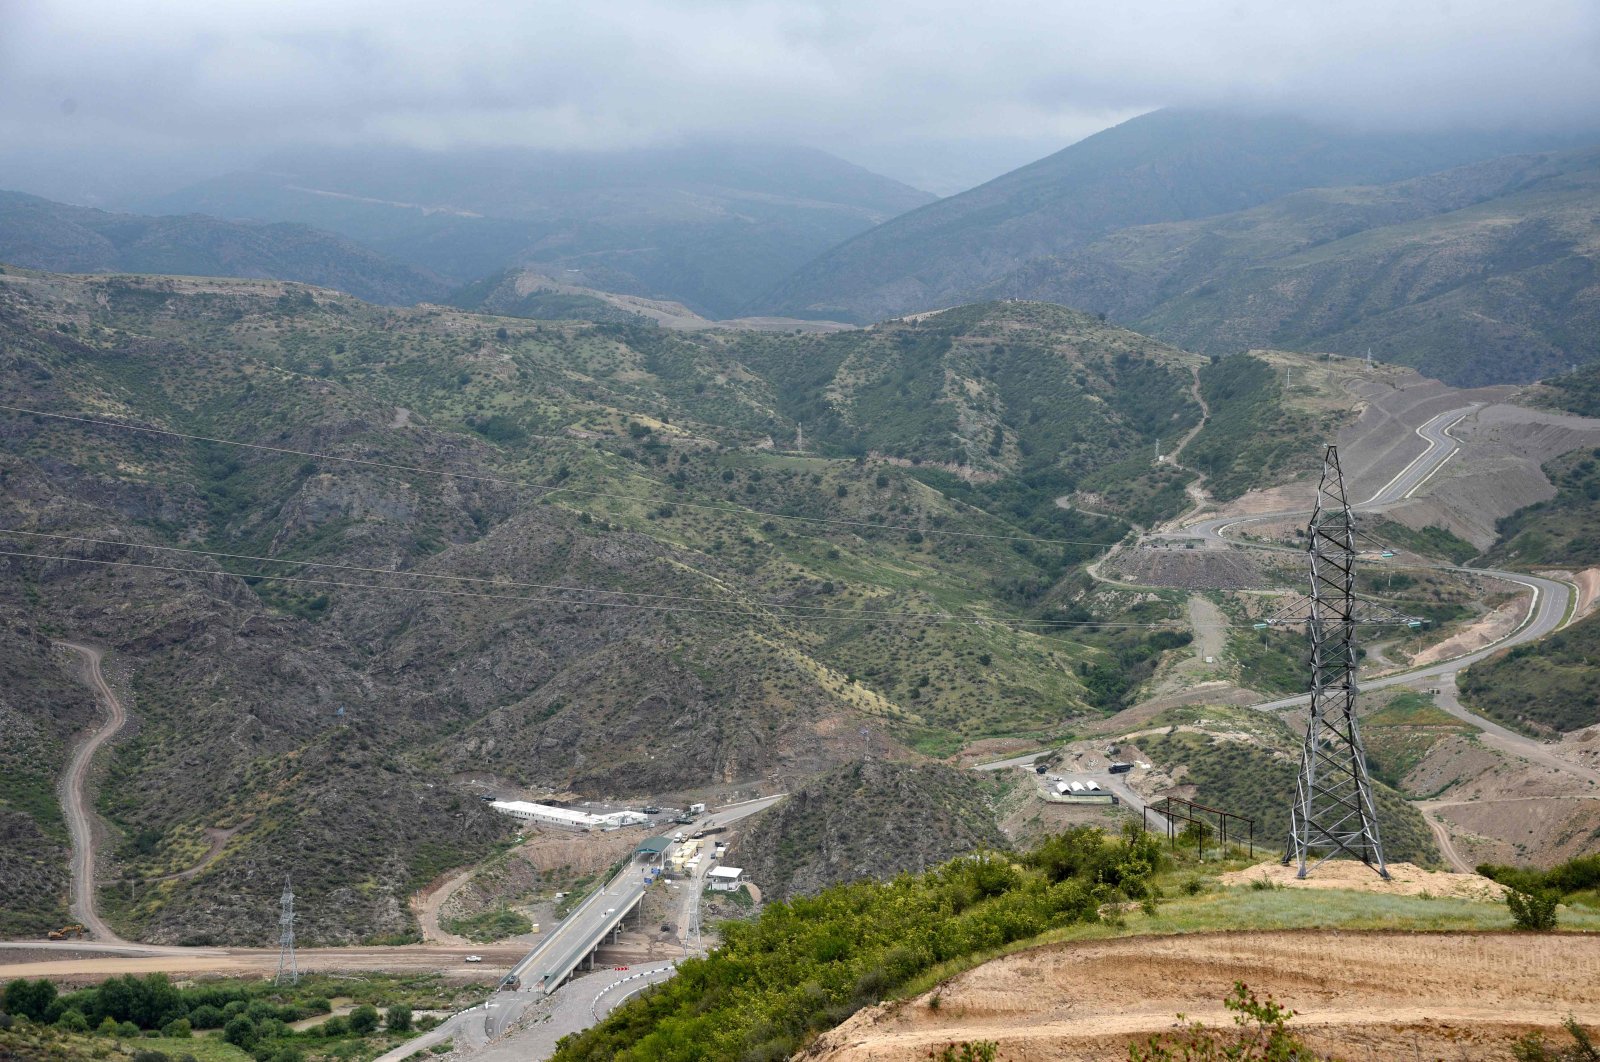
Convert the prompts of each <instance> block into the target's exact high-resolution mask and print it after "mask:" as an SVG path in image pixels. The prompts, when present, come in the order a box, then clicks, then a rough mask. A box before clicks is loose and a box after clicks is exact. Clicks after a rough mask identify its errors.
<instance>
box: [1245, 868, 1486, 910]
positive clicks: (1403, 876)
mask: <svg viewBox="0 0 1600 1062" xmlns="http://www.w3.org/2000/svg"><path fill="white" fill-rule="evenodd" d="M1298 872H1299V868H1298V867H1295V866H1287V867H1286V866H1284V865H1283V864H1282V863H1280V862H1279V861H1278V860H1276V859H1271V860H1268V861H1267V862H1265V863H1258V864H1256V865H1255V866H1253V867H1248V868H1246V869H1244V870H1235V871H1232V872H1230V873H1227V874H1224V875H1222V877H1221V878H1219V879H1218V880H1219V881H1221V882H1222V884H1224V885H1248V884H1250V883H1251V882H1254V881H1261V880H1266V881H1269V882H1271V883H1272V884H1273V886H1275V887H1278V886H1281V887H1283V888H1286V889H1345V890H1352V889H1353V890H1355V891H1357V892H1377V893H1386V894H1388V895H1390V896H1421V895H1422V894H1423V893H1428V894H1429V895H1432V896H1450V897H1455V898H1457V899H1462V900H1499V899H1500V898H1501V897H1503V896H1504V895H1505V891H1506V890H1505V886H1503V885H1500V884H1498V883H1496V882H1493V881H1490V880H1489V879H1488V878H1484V877H1479V876H1478V875H1477V874H1457V873H1454V872H1451V871H1445V870H1423V869H1422V868H1421V867H1419V866H1417V865H1416V864H1415V863H1390V864H1389V880H1388V881H1385V880H1384V879H1383V878H1380V877H1378V875H1377V872H1376V871H1374V870H1373V869H1372V868H1371V867H1368V866H1367V865H1366V864H1364V863H1357V862H1356V861H1355V860H1353V859H1333V860H1329V861H1328V862H1326V863H1324V864H1322V865H1321V866H1320V867H1318V868H1317V869H1316V870H1314V871H1312V872H1311V873H1310V875H1308V876H1307V877H1305V878H1303V879H1302V878H1297V877H1295V874H1297V873H1298Z"/></svg>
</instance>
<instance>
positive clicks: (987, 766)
mask: <svg viewBox="0 0 1600 1062" xmlns="http://www.w3.org/2000/svg"><path fill="white" fill-rule="evenodd" d="M1050 751H1051V750H1050V749H1037V750H1035V751H1033V752H1027V753H1023V754H1022V755H1021V756H1013V757H1011V758H1010V759H1008V760H995V761H994V762H992V763H978V764H974V765H973V767H972V769H973V770H974V771H1003V770H1005V769H1006V768H1007V767H1027V766H1029V765H1031V764H1032V763H1033V761H1034V760H1036V759H1038V758H1039V757H1040V756H1043V755H1045V754H1046V753H1048V752H1050Z"/></svg>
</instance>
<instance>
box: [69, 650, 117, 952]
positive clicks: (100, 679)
mask: <svg viewBox="0 0 1600 1062" xmlns="http://www.w3.org/2000/svg"><path fill="white" fill-rule="evenodd" d="M56 644H57V645H60V646H61V647H62V648H64V649H70V650H71V651H72V652H74V653H77V654H78V656H79V657H81V658H82V665H81V669H80V673H79V678H80V679H81V680H82V681H83V683H84V685H86V686H88V687H89V688H90V689H91V690H93V691H94V695H95V699H96V700H98V701H99V702H100V706H101V707H102V708H104V709H105V712H106V723H105V725H104V726H101V727H100V728H98V729H97V730H93V731H90V733H89V736H88V738H87V739H86V740H84V741H83V742H81V743H80V744H79V745H78V747H77V749H76V750H75V751H74V752H73V754H72V762H71V763H70V764H68V765H67V773H66V774H65V775H64V776H63V777H62V779H61V810H62V811H63V812H64V813H65V814H66V818H67V826H68V828H69V829H70V830H71V831H72V917H73V918H75V919H76V920H78V921H79V922H82V923H83V924H84V925H85V926H87V927H88V929H89V932H90V933H91V934H93V935H94V937H95V939H97V940H103V941H108V942H111V943H119V942H121V940H122V938H121V937H119V936H118V935H117V934H116V932H115V931H114V930H113V929H112V928H111V927H110V926H108V925H106V923H105V922H104V921H103V920H102V919H101V917H100V912H99V910H98V908H97V907H96V903H95V845H96V843H97V842H96V838H95V821H94V817H93V814H92V813H91V812H90V810H89V808H88V805H87V804H86V802H85V800H84V792H83V791H84V785H85V783H86V782H87V781H88V778H89V768H90V767H91V766H92V765H93V763H94V754H95V753H96V752H98V751H100V747H101V746H102V745H104V744H105V743H106V742H107V741H110V740H111V739H112V738H113V737H115V736H116V734H117V731H119V730H121V729H122V728H123V726H124V725H126V723H127V722H128V713H127V712H126V711H125V710H124V709H123V707H122V702H121V701H120V700H118V699H117V695H116V694H115V693H113V692H112V690H111V686H110V685H109V684H108V683H107V682H106V677H105V674H104V672H102V671H101V670H100V660H101V657H102V656H103V655H104V654H102V653H101V651H100V650H99V649H96V648H94V647H93V646H90V645H81V644H79V643H77V642H57V643H56Z"/></svg>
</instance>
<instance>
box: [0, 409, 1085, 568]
mask: <svg viewBox="0 0 1600 1062" xmlns="http://www.w3.org/2000/svg"><path fill="white" fill-rule="evenodd" d="M0 409H4V410H9V411H11V412H13V413H25V414H28V415H31V416H35V417H50V418H53V419H55V420H64V421H71V422H73V423H77V424H92V425H95V426H96V427H101V428H119V429H121V430H124V431H142V432H147V433H149V434H152V435H165V436H169V437H171V438H174V439H188V440H191V441H194V442H204V443H212V444H214V445H218V446H237V447H241V448H244V449H249V450H262V451H265V452H267V453H273V454H282V455H285V456H291V457H310V458H314V459H316V460H320V461H343V462H345V463H347V464H353V465H362V466H365V467H367V468H384V469H391V470H394V471H399V472H417V473H422V474H424V475H430V476H443V477H446V478H449V479H460V480H469V481H473V482H478V483H494V484H498V485H500V486H507V487H520V488H524V489H531V490H538V491H542V492H543V495H542V496H544V497H548V496H550V495H552V494H576V495H581V496H583V497H589V498H609V499H612V500H616V501H626V502H634V503H637V502H639V501H640V500H641V499H639V498H636V497H633V496H632V495H628V494H617V493H615V492H612V491H601V490H586V489H584V488H581V487H565V486H555V487H553V486H547V485H545V484H543V483H532V482H529V481H527V480H522V479H508V478H505V477H501V476H486V475H478V474H474V473H470V472H449V471H446V470H444V469H438V468H425V467H423V466H420V465H403V464H398V463H395V462H391V461H373V460H370V459H368V458H361V457H341V456H339V455H338V454H327V453H320V452H317V451H314V450H295V449H292V448H290V447H286V446H268V445H265V444H264V443H249V442H240V441H238V440H236V439H219V438H215V437H212V436H208V435H195V434H192V433H189V432H181V431H173V430H171V429H170V428H152V427H148V426H146V425H143V424H129V423H127V422H125V421H115V420H101V419H99V418H97V417H82V416H70V415H68V414H65V413H49V412H46V411H44V410H39V409H28V408H26V407H24V406H13V405H6V404H0ZM563 441H564V440H563ZM648 482H651V483H654V484H655V485H657V486H660V485H661V484H660V483H659V481H656V480H648ZM669 504H672V505H681V506H683V507H684V508H686V509H705V510H709V511H711V512H718V513H728V514H730V515H734V516H762V517H767V518H770V519H773V520H793V521H796V522H800V523H808V524H832V525H837V526H840V527H860V528H868V529H870V530H875V531H917V532H920V533H922V534H925V535H944V536H946V537H950V538H973V539H989V540H994V541H1001V542H1040V543H1044V544H1046V545H1063V546H1101V547H1105V546H1114V545H1116V542H1115V541H1112V542H1105V541H1101V540H1098V539H1073V538H1047V537H1044V536H1040V535H1021V534H1019V535H998V534H990V533H986V532H981V531H948V530H940V529H937V528H926V527H912V526H911V525H909V524H878V523H873V522H872V521H871V520H843V519H839V518H837V517H826V516H795V515H792V514H789V513H777V512H772V511H770V510H767V509H752V508H749V507H748V506H731V505H713V504H710V503H708V502H692V501H683V500H681V499H678V500H673V501H671V502H670V503H669ZM976 511H978V512H983V510H981V509H979V510H976ZM985 515H990V516H992V514H985Z"/></svg>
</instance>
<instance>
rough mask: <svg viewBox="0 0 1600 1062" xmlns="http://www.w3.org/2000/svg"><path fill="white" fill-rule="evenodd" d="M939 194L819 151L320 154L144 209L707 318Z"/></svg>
mask: <svg viewBox="0 0 1600 1062" xmlns="http://www.w3.org/2000/svg"><path fill="white" fill-rule="evenodd" d="M932 199H933V197H932V196H931V195H929V194H927V193H925V192H920V191H917V190H916V189H913V188H910V187H908V186H906V185H903V184H900V183H899V182H897V181H893V180H890V179H888V178H886V177H880V176H878V175H876V174H873V173H870V172H868V171H866V170H863V169H861V168H860V167H858V166H854V165H851V164H850V163H847V162H845V161H843V160H841V159H838V158H835V157H833V156H831V155H828V154H826V153H824V152H821V151H814V150H810V149H806V148H791V147H777V146H763V145H729V144H695V145H686V146H681V147H671V148H656V149H641V150H634V151H619V152H597V153H579V154H553V153H542V152H531V151H460V152H448V153H447V152H426V151H413V150H401V149H389V150H357V149H342V150H341V149H323V150H318V151H302V152H297V153H294V154H286V155H280V156H277V157H274V158H272V159H269V160H267V161H266V162H265V163H263V164H262V166H261V168H259V169H257V170H252V171H248V172H240V173H231V174H227V175H224V176H221V177H217V178H213V179H211V180H208V181H205V182H202V183H201V184H198V185H194V186H192V187H189V188H185V189H181V190H178V191H175V192H172V193H169V194H167V195H163V196H160V197H157V198H155V199H152V200H146V201H143V202H141V203H139V204H137V207H138V208H139V209H143V210H150V211H156V212H160V213H174V212H177V213H190V212H201V213H206V214H212V215H215V216H217V217H222V218H230V219H236V220H245V219H248V220H258V221H294V222H300V223H303V224H308V225H314V226H316V227H318V228H322V229H326V230H328V231H330V232H335V233H338V234H340V235H342V236H345V237H348V238H350V239H353V240H356V241H358V242H360V243H361V244H363V245H364V246H367V247H370V248H372V249H374V250H376V251H379V252H381V253H383V254H386V255H389V256H391V257H393V258H396V259H398V260H400V261H404V262H408V263H410V264H412V265H413V266H416V267H419V268H422V269H426V270H429V271H431V272H434V273H438V274H440V275H442V276H445V277H449V278H451V279H452V280H454V281H455V282H456V283H457V284H465V283H468V282H470V281H475V280H478V279H480V278H482V277H485V276H487V275H489V274H491V273H496V272H499V271H501V270H503V269H505V268H507V267H513V266H531V267H537V268H538V269H540V270H541V271H544V272H548V273H551V274H552V275H554V276H557V277H559V278H561V279H563V280H565V281H567V282H569V283H574V284H580V285H583V286H587V287H596V288H603V289H605V290H609V291H615V292H619V293H622V294H629V295H642V296H647V297H652V298H667V299H672V300H675V301H679V302H682V303H684V304H686V305H687V306H689V307H690V308H691V309H693V310H695V311H697V312H700V313H704V314H707V315H709V316H713V317H731V316H736V315H737V313H738V311H739V309H740V307H742V306H743V305H745V304H746V303H748V302H750V301H751V300H753V299H754V298H756V297H757V296H758V295H760V294H761V293H762V292H763V291H765V290H767V289H768V288H770V287H772V286H773V285H775V284H777V283H778V282H779V281H781V280H782V279H783V278H784V277H785V276H787V275H788V274H789V273H791V272H792V271H793V270H795V269H797V268H798V267H800V266H801V265H803V264H804V263H805V262H806V261H808V260H809V259H811V258H813V257H814V256H816V255H817V254H819V253H821V252H823V251H825V250H827V249H828V248H829V247H832V246H833V245H835V244H837V243H839V242H840V241H842V240H846V239H849V238H850V237H852V236H855V235H857V234H858V233H861V232H865V231H866V230H868V229H870V228H872V227H873V226H874V225H877V224H878V223H880V222H883V221H886V220H888V219H889V218H891V217H893V216H895V215H897V214H900V213H903V212H904V211H906V210H910V209H912V208H914V207H918V206H921V205H923V204H925V203H927V202H929V201H931V200H932Z"/></svg>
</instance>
